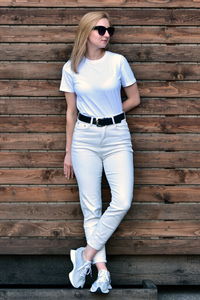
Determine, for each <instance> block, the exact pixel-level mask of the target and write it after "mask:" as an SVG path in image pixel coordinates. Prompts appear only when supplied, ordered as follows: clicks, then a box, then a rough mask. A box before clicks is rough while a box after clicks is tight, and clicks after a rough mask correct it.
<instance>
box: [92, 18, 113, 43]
mask: <svg viewBox="0 0 200 300" xmlns="http://www.w3.org/2000/svg"><path fill="white" fill-rule="evenodd" d="M95 26H104V27H106V28H107V27H109V26H110V23H109V21H108V19H106V18H103V19H100V20H99V21H98V22H97V23H96V25H95ZM109 40H110V35H109V33H108V31H107V30H106V32H105V34H104V35H103V36H102V35H99V33H98V30H92V31H91V33H90V35H89V37H88V40H87V47H93V48H105V47H106V46H107V44H108V42H109Z"/></svg>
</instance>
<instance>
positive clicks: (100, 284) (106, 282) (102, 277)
mask: <svg viewBox="0 0 200 300" xmlns="http://www.w3.org/2000/svg"><path fill="white" fill-rule="evenodd" d="M110 284H111V279H110V272H108V271H107V270H100V271H99V272H98V278H97V280H96V281H95V282H94V283H93V284H92V286H91V289H90V292H92V293H103V294H108V293H109V290H111V289H112V286H111V285H110Z"/></svg>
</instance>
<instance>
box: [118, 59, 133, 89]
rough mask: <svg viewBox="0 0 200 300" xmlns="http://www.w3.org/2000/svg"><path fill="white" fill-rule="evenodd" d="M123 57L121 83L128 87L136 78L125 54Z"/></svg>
mask: <svg viewBox="0 0 200 300" xmlns="http://www.w3.org/2000/svg"><path fill="white" fill-rule="evenodd" d="M121 57H122V59H121V83H122V86H123V87H126V86H129V85H131V84H134V83H135V82H136V78H135V75H134V73H133V71H132V70H131V67H130V65H129V63H128V61H127V59H126V58H125V57H124V56H123V55H122V56H121Z"/></svg>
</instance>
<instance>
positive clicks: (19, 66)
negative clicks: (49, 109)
mask: <svg viewBox="0 0 200 300" xmlns="http://www.w3.org/2000/svg"><path fill="white" fill-rule="evenodd" d="M130 65H131V67H132V69H133V72H134V74H135V76H136V78H137V80H141V79H145V80H199V77H200V75H199V74H200V64H193V63H189V64H188V63H187V64H186V63H137V64H136V63H130ZM62 67H63V63H60V62H59V63H56V62H55V63H53V62H49V63H46V62H4V63H3V62H2V63H1V65H0V78H1V79H57V80H60V79H61V70H62Z"/></svg>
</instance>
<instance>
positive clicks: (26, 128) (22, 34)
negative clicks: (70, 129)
mask: <svg viewBox="0 0 200 300" xmlns="http://www.w3.org/2000/svg"><path fill="white" fill-rule="evenodd" d="M199 8H200V1H196V0H194V1H192V0H182V1H181V0H174V1H170V0H168V1H164V0H163V1H162V0H160V1H153V0H152V1H151V0H141V1H138V0H137V1H131V0H129V1H120V0H116V1H112V0H107V1H106V0H104V1H90V0H88V1H84V0H83V1H75V0H69V1H66V0H56V1H54V0H38V1H32V0H30V1H29V0H24V1H20V0H19V1H18V0H2V1H1V2H0V42H1V44H0V59H1V64H0V79H1V81H0V112H1V117H0V202H1V203H0V254H66V253H69V249H70V248H71V247H77V246H79V245H82V244H83V230H82V215H81V212H80V208H79V200H78V191H77V185H76V181H75V180H70V181H67V180H66V179H65V177H64V174H63V159H64V150H65V109H66V105H65V99H64V97H63V94H62V93H61V92H59V84H60V78H61V68H62V66H63V64H64V62H65V61H66V60H67V59H68V58H69V54H70V51H71V49H72V44H73V40H74V33H75V30H76V27H77V24H78V22H79V20H80V18H81V16H82V15H83V14H84V13H86V12H89V11H93V10H102V9H103V10H105V11H107V12H109V13H110V15H111V18H112V20H113V23H114V25H115V26H116V35H115V36H114V37H113V38H112V43H111V45H110V50H111V51H114V52H119V53H121V54H123V55H125V56H126V57H127V59H128V60H129V62H130V64H131V66H132V68H133V70H134V72H135V75H136V78H137V80H138V86H139V90H140V95H141V99H142V103H141V105H140V106H139V107H138V108H137V109H135V110H133V111H131V112H130V113H129V114H128V123H129V127H130V130H131V133H132V140H133V146H134V149H135V198H134V202H133V205H132V208H131V210H130V211H129V213H128V214H127V216H126V217H125V219H124V221H123V222H122V223H121V225H120V227H119V229H118V230H117V231H116V233H115V234H114V236H113V237H112V238H111V240H110V241H109V243H108V253H109V254H131V255H136V254H140V255H141V254H144V255H150V254H199V253H200V190H199V184H200V151H199V150H200V134H199V129H200V98H199V95H200V84H199V79H200V64H199V61H200V46H199V43H200V26H199V25H200V13H199V12H200V10H199ZM103 195H104V202H105V205H106V203H107V202H108V201H109V191H108V186H107V184H106V182H105V181H104V184H103Z"/></svg>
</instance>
